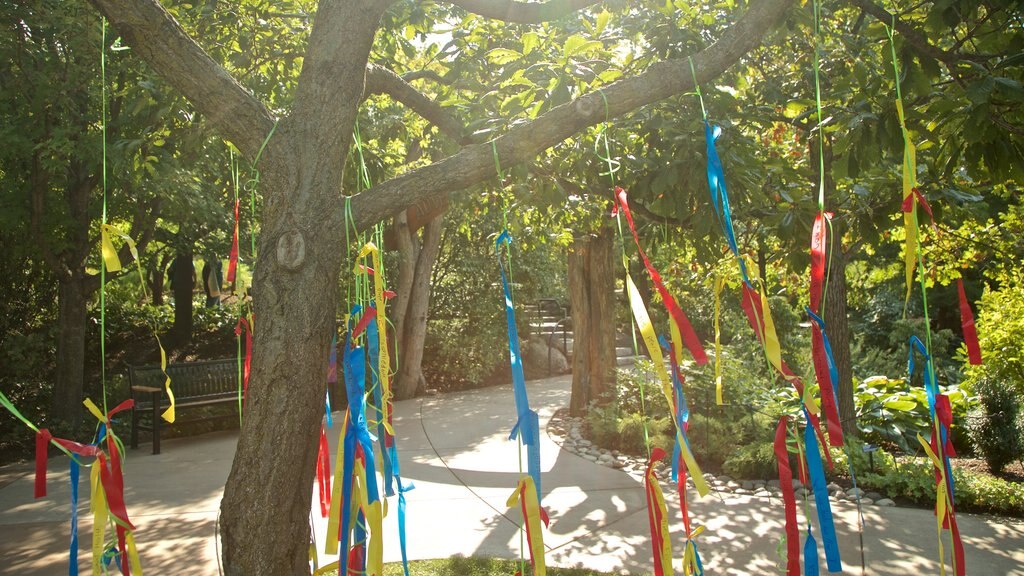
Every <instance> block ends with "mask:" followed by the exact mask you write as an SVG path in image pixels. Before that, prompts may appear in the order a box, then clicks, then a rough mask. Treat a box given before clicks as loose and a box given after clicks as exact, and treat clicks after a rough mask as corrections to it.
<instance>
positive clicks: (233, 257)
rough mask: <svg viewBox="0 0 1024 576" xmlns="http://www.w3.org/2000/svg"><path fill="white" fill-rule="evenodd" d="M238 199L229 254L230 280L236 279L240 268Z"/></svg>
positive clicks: (228, 277)
mask: <svg viewBox="0 0 1024 576" xmlns="http://www.w3.org/2000/svg"><path fill="white" fill-rule="evenodd" d="M238 202H239V201H238V200H235V236H234V239H233V240H232V241H231V254H230V255H229V256H228V275H227V279H228V282H234V281H235V271H236V270H237V269H238Z"/></svg>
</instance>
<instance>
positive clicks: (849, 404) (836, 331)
mask: <svg viewBox="0 0 1024 576" xmlns="http://www.w3.org/2000/svg"><path fill="white" fill-rule="evenodd" d="M842 227H843V224H842V220H836V221H835V222H833V224H832V230H833V232H834V234H835V238H834V240H833V244H832V246H833V248H832V259H831V260H830V261H829V264H828V284H827V286H826V287H825V310H824V316H823V319H824V320H825V326H826V327H827V330H828V339H829V343H830V344H831V345H832V355H833V357H834V358H835V361H836V368H838V370H839V382H838V383H837V387H838V389H839V418H840V420H842V422H843V434H844V435H849V434H856V433H857V419H856V406H854V403H853V365H852V361H851V358H850V324H849V319H848V313H847V309H846V262H847V255H846V253H845V252H844V251H843V249H842Z"/></svg>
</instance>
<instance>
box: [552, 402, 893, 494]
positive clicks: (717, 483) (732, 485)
mask: <svg viewBox="0 0 1024 576" xmlns="http://www.w3.org/2000/svg"><path fill="white" fill-rule="evenodd" d="M582 429H583V419H582V418H575V417H572V416H569V415H568V411H567V410H565V409H564V408H563V409H560V410H558V411H557V412H555V414H554V415H553V416H552V417H551V420H550V421H549V422H548V425H547V432H548V436H549V437H550V438H551V439H552V440H553V441H554V442H555V444H558V445H559V446H560V447H561V448H562V449H563V450H566V451H568V452H571V453H572V454H575V455H577V456H579V457H581V458H584V459H586V460H589V461H591V462H594V463H596V464H600V465H602V466H607V467H609V468H615V469H618V470H622V471H623V472H625V473H627V474H629V475H630V476H632V477H634V478H636V479H637V480H638V481H643V477H644V470H645V469H646V467H647V463H646V462H645V461H644V459H643V458H641V457H638V456H632V455H630V454H625V453H622V452H619V451H618V450H608V449H606V448H601V447H599V446H597V445H596V444H594V443H593V442H591V441H590V440H588V439H586V438H584V437H583V431H582ZM654 470H655V472H656V473H657V475H658V477H659V478H661V479H668V478H669V477H670V474H671V472H672V471H671V467H670V466H669V465H668V464H665V463H664V462H659V463H657V464H655V468H654ZM704 479H705V480H706V481H707V483H708V486H709V487H711V488H712V490H714V491H715V492H719V493H726V494H735V495H738V496H751V497H755V498H769V499H771V498H782V490H781V489H780V488H779V481H778V480H777V479H776V480H734V479H733V478H731V477H729V476H726V475H720V476H715V475H713V474H710V473H705V474H704ZM687 485H688V486H690V487H692V486H693V479H692V478H688V479H687ZM793 489H794V492H795V495H796V498H797V499H798V500H800V499H803V498H805V497H813V494H812V493H811V492H810V491H809V490H808V488H807V487H805V486H804V485H803V484H802V483H801V482H800V481H799V480H796V479H794V480H793ZM828 493H829V496H830V497H832V498H833V499H835V500H837V501H845V502H851V503H856V502H857V501H858V498H859V500H860V505H861V506H880V507H890V506H895V505H896V503H895V502H894V501H893V500H892V499H891V498H886V497H885V496H884V495H882V494H879V493H878V492H869V491H865V490H862V489H860V488H850V489H848V490H847V489H844V488H843V487H842V486H840V485H838V484H836V483H834V482H831V483H829V484H828Z"/></svg>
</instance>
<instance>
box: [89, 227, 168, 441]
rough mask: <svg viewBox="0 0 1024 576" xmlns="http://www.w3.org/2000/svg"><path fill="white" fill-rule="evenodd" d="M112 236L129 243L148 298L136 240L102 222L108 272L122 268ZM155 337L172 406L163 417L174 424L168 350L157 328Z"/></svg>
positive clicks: (129, 248)
mask: <svg viewBox="0 0 1024 576" xmlns="http://www.w3.org/2000/svg"><path fill="white" fill-rule="evenodd" d="M111 236H117V237H118V238H120V239H121V240H122V241H123V242H124V243H125V244H127V245H128V251H129V252H131V254H132V258H134V259H135V264H136V267H137V268H138V270H139V288H140V289H141V291H142V297H143V299H145V298H148V297H149V293H148V291H147V290H146V275H145V274H144V273H143V272H142V260H140V259H139V251H138V248H136V246H135V241H134V240H132V239H131V237H130V236H128V235H127V234H125V233H124V232H121V231H120V230H118V229H117V228H114V227H113V226H111V225H110V224H100V238H101V246H102V252H103V261H104V262H105V264H106V267H107V272H117V271H119V270H121V258H120V257H118V255H117V250H114V244H113V242H111V240H110V237H111ZM153 338H155V339H156V345H157V347H158V348H160V371H161V372H163V374H164V378H165V380H164V389H165V390H166V391H167V397H168V398H169V399H170V401H171V406H170V407H169V408H168V409H167V410H164V413H163V414H161V417H162V418H163V419H164V420H166V421H167V422H169V423H171V424H174V392H172V391H171V377H170V376H169V375H168V374H167V352H166V351H165V350H164V345H163V343H162V342H160V336H158V335H157V333H156V330H155V329H153Z"/></svg>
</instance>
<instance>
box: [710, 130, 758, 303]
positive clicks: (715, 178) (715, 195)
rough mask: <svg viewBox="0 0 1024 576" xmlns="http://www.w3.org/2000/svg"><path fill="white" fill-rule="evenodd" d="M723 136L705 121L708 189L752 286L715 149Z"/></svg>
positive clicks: (727, 235) (745, 281)
mask: <svg viewBox="0 0 1024 576" xmlns="http://www.w3.org/2000/svg"><path fill="white" fill-rule="evenodd" d="M721 135H722V128H721V127H720V126H715V127H714V128H712V127H711V124H709V123H708V121H707V119H705V120H704V142H705V147H706V152H707V160H708V161H707V175H708V187H709V188H710V190H711V204H712V205H713V206H714V209H715V215H716V216H717V217H718V223H719V225H720V226H721V227H722V232H723V233H724V234H725V240H726V242H727V243H728V244H729V250H730V251H732V254H733V256H735V257H736V261H737V263H738V264H739V267H740V275H741V276H742V277H743V282H744V283H745V284H750V278H749V277H748V276H747V265H746V263H745V262H744V261H743V259H742V258H741V257H740V248H739V245H738V244H737V243H736V232H735V230H734V229H733V225H732V211H731V209H730V208H729V193H728V191H727V190H726V188H725V172H724V170H723V168H722V159H721V158H720V157H719V156H718V150H716V149H715V141H716V140H718V137H719V136H721Z"/></svg>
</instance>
